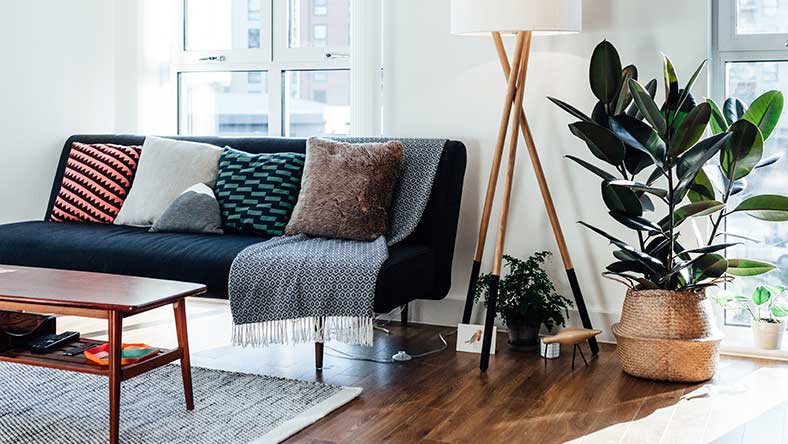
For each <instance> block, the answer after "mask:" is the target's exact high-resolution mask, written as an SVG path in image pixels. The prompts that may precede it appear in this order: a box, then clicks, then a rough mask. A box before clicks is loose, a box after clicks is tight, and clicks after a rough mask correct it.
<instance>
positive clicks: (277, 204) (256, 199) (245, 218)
mask: <svg viewBox="0 0 788 444" xmlns="http://www.w3.org/2000/svg"><path fill="white" fill-rule="evenodd" d="M303 171H304V155H303V154H298V153H275V154H249V153H245V152H242V151H238V150H234V149H232V148H230V147H225V148H224V152H222V156H221V157H220V158H219V174H218V175H217V177H216V189H215V192H216V199H217V200H218V201H219V205H220V206H221V207H222V228H224V229H225V230H229V231H235V232H246V233H255V234H264V235H269V236H281V235H282V233H283V231H284V229H285V226H287V222H288V221H289V220H290V215H291V214H292V212H293V208H294V207H295V204H296V201H297V200H298V193H299V191H300V190H301V175H302V173H303Z"/></svg>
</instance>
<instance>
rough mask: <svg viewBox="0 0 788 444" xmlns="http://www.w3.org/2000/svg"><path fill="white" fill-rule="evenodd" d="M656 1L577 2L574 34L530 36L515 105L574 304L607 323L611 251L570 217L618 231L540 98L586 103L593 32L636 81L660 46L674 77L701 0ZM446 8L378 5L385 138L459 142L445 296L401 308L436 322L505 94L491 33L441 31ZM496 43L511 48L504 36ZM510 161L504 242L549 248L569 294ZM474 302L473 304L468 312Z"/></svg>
mask: <svg viewBox="0 0 788 444" xmlns="http://www.w3.org/2000/svg"><path fill="white" fill-rule="evenodd" d="M659 3H660V5H659V11H675V12H676V13H669V14H664V13H658V12H657V11H655V9H654V2H652V1H650V0H586V1H585V2H584V17H583V28H584V29H583V31H584V32H583V33H582V34H577V35H567V36H557V37H538V38H535V39H534V48H533V53H532V61H531V65H530V69H529V72H528V84H527V89H526V91H527V94H526V96H527V98H526V105H525V106H526V111H527V113H528V116H529V121H530V123H531V126H532V129H533V132H534V135H535V138H536V143H537V145H538V147H539V151H540V154H541V158H542V163H543V165H544V168H545V171H546V174H547V177H548V180H549V182H550V185H551V188H552V192H553V197H554V199H555V202H556V206H557V207H558V213H559V217H560V218H561V221H562V223H563V227H564V231H565V234H566V238H567V242H568V244H569V246H570V250H571V253H572V256H573V259H574V262H575V269H576V271H577V274H578V277H579V280H580V285H581V286H582V289H583V292H584V294H585V299H586V303H587V304H588V306H589V309H590V310H591V311H592V314H593V316H592V318H593V319H595V320H596V324H597V325H601V326H602V327H603V328H605V329H606V330H608V331H609V328H608V325H607V324H609V323H610V322H616V321H617V319H618V313H619V311H620V306H621V303H622V301H623V295H624V290H625V289H624V287H622V286H620V285H618V284H615V283H613V282H610V281H608V280H606V279H603V278H601V276H600V272H601V271H602V270H603V268H604V266H605V265H607V264H608V263H609V261H610V258H611V255H610V251H609V248H608V247H607V246H606V242H605V241H603V240H601V239H600V238H598V237H595V235H593V234H590V233H589V232H588V231H585V230H583V229H581V227H579V226H578V225H577V224H576V223H575V221H578V220H585V221H589V222H592V223H594V224H596V225H598V226H601V227H605V228H607V229H610V230H611V232H614V233H616V232H618V233H620V236H630V234H629V231H628V230H625V229H621V228H620V227H618V226H617V225H616V224H615V222H611V220H610V217H609V216H608V215H607V212H606V210H605V207H604V204H603V203H602V200H601V197H600V192H599V187H600V184H599V180H598V179H597V178H596V177H595V176H592V175H591V174H590V173H586V172H585V170H582V169H581V168H580V167H578V166H576V165H573V164H570V161H568V160H566V159H564V158H563V156H564V155H566V154H574V155H578V156H580V157H583V158H586V159H589V158H592V157H591V156H590V155H589V153H588V149H587V148H586V147H585V145H583V144H582V142H580V141H578V140H577V139H575V138H574V137H573V136H571V134H570V133H569V131H568V129H567V127H566V125H567V124H569V123H571V122H572V118H571V117H569V116H568V115H566V114H565V113H564V112H563V111H561V110H559V109H557V108H556V107H554V106H553V105H552V104H550V103H549V102H548V101H547V100H546V99H545V97H546V96H556V97H559V98H561V99H564V100H566V101H568V102H569V103H572V104H574V105H576V106H578V107H579V108H580V109H583V110H587V111H588V112H589V113H590V110H591V108H592V107H593V104H594V99H593V95H592V94H591V91H590V88H589V86H588V80H587V77H588V62H589V57H590V55H591V52H592V51H593V48H594V46H595V45H596V44H597V43H598V42H600V41H601V40H603V39H608V40H609V41H611V42H612V43H613V44H614V45H616V47H617V48H618V50H619V52H620V53H621V58H622V61H623V62H624V64H629V63H634V64H635V65H637V66H638V68H639V69H640V73H641V79H643V78H645V77H646V76H648V78H647V79H646V80H648V79H650V78H653V77H658V76H660V72H661V57H660V51H662V52H664V53H666V54H668V55H669V56H670V57H671V59H672V60H673V62H674V63H675V65H676V67H677V69H678V74H679V78H680V79H683V80H684V81H686V80H687V78H688V77H689V76H690V75H691V74H692V72H693V71H694V70H695V68H696V67H697V65H698V64H699V63H700V62H701V61H702V60H703V59H704V58H705V57H706V54H707V34H708V24H707V21H708V10H707V2H706V1H703V0H692V1H686V0H662V1H660V2H659ZM679 11H680V12H679ZM449 16H450V1H449V0H430V1H423V0H386V1H385V5H384V17H385V26H384V29H385V31H384V32H385V34H384V45H385V51H384V68H385V80H386V83H385V86H384V88H385V97H384V109H385V117H384V131H385V132H386V134H387V135H390V136H409V137H420V136H424V137H448V138H453V139H458V140H462V141H464V142H465V143H466V145H467V147H468V170H467V173H466V176H465V192H464V195H463V205H462V213H461V219H460V231H459V235H458V240H457V249H456V254H455V267H454V273H453V286H452V291H451V294H450V296H449V299H447V300H444V301H441V302H420V303H417V304H415V307H413V311H414V312H415V313H414V317H415V318H416V319H417V320H421V321H426V322H434V323H445V324H447V325H450V324H452V323H456V322H458V321H459V319H460V317H461V313H462V304H463V300H464V298H465V291H466V288H467V280H468V275H469V270H470V264H471V262H472V256H473V252H474V248H475V239H476V233H477V230H478V228H477V227H478V222H479V213H480V209H481V206H482V203H483V197H484V196H483V193H484V189H485V187H486V178H487V175H488V172H489V167H490V163H491V162H490V158H491V152H492V150H493V148H494V144H495V137H496V132H497V129H498V122H499V120H500V115H501V111H502V107H503V102H504V100H503V98H504V94H505V80H504V77H503V74H502V73H501V71H500V66H499V62H498V59H497V57H496V53H495V50H494V47H493V45H492V41H491V39H489V38H482V37H466V36H454V35H451V34H450V32H449ZM508 45H509V50H510V52H511V50H512V46H513V42H509V43H508ZM660 78H661V77H660ZM698 84H699V85H702V86H700V87H699V88H698V90H697V91H696V94H697V95H699V96H701V97H702V96H704V95H705V92H706V91H705V86H704V85H705V84H706V82H705V80H704V79H701V80H700V81H699V82H698ZM520 144H521V146H522V139H521V142H520ZM517 162H518V164H517V174H518V176H517V177H516V180H515V184H514V192H513V193H514V194H513V209H512V212H511V214H510V222H509V235H508V239H507V246H506V251H507V252H508V253H509V254H512V255H515V256H521V257H522V256H527V255H529V254H531V253H533V252H535V251H539V250H550V251H553V252H554V257H553V260H552V263H551V267H550V268H551V270H550V272H551V276H553V278H554V280H555V281H556V282H557V283H558V284H559V290H560V291H561V292H562V293H563V294H565V295H567V296H569V295H571V291H570V290H569V288H568V283H567V282H566V278H565V276H564V272H563V267H562V265H561V261H560V257H559V256H558V251H557V249H556V247H555V242H554V240H553V235H552V232H551V230H550V225H549V222H548V220H547V217H546V215H545V212H544V207H543V204H542V201H541V198H540V196H539V192H538V188H537V184H536V181H535V180H534V178H533V175H532V173H531V169H530V168H531V167H530V162H529V160H528V156H527V154H526V152H525V151H524V149H521V150H520V153H519V155H518V158H517ZM502 176H503V174H502ZM499 196H500V193H499ZM494 217H497V212H496V213H494ZM493 226H495V225H493ZM491 234H492V235H493V236H494V230H491ZM627 238H628V237H627ZM493 245H494V240H493V238H492V237H491V238H490V240H489V241H488V243H487V246H488V248H487V252H486V253H485V255H486V261H485V263H484V267H485V268H484V269H487V270H489V266H490V261H489V259H490V256H491V255H492V247H493ZM480 312H481V310H478V309H477V310H476V315H475V316H476V318H477V319H480V314H481V313H480Z"/></svg>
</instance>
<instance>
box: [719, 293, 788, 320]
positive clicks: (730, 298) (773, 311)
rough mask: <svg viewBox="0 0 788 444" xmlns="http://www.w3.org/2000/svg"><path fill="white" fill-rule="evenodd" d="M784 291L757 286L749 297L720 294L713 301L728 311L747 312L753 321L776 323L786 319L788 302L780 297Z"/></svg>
mask: <svg viewBox="0 0 788 444" xmlns="http://www.w3.org/2000/svg"><path fill="white" fill-rule="evenodd" d="M785 291H786V288H785V287H780V288H775V287H772V286H768V285H759V286H757V287H756V288H755V290H754V291H753V292H752V296H750V297H747V296H742V295H734V294H731V293H728V292H720V294H719V295H717V296H716V297H715V298H714V301H715V302H717V303H718V304H720V305H721V306H723V307H724V308H725V309H728V310H747V313H749V314H750V316H751V317H752V320H753V321H766V322H771V323H778V322H780V319H783V318H785V317H788V301H786V300H785V298H784V297H781V296H780V294H781V293H783V292H785Z"/></svg>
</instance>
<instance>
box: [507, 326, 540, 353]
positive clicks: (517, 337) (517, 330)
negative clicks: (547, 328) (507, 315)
mask: <svg viewBox="0 0 788 444" xmlns="http://www.w3.org/2000/svg"><path fill="white" fill-rule="evenodd" d="M506 327H507V328H508V329H509V344H511V346H512V347H514V348H516V349H522V350H534V349H536V348H537V347H538V346H539V327H530V326H527V325H525V324H523V323H521V322H512V323H509V322H507V323H506Z"/></svg>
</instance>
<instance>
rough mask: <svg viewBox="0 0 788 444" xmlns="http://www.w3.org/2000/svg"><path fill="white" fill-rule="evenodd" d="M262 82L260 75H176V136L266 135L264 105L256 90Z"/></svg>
mask: <svg viewBox="0 0 788 444" xmlns="http://www.w3.org/2000/svg"><path fill="white" fill-rule="evenodd" d="M265 78H266V73H265V72H260V71H254V72H182V73H180V74H179V75H178V95H179V97H180V102H179V109H180V111H179V114H180V116H179V119H178V120H179V122H180V125H179V126H180V133H181V134H191V135H206V136H207V135H215V134H221V135H225V136H240V135H266V134H268V122H269V112H268V103H267V100H265V99H261V98H260V93H261V89H260V87H259V84H260V83H262V82H263V81H265ZM255 82H256V83H257V84H258V86H257V87H255V86H254V85H255Z"/></svg>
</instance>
